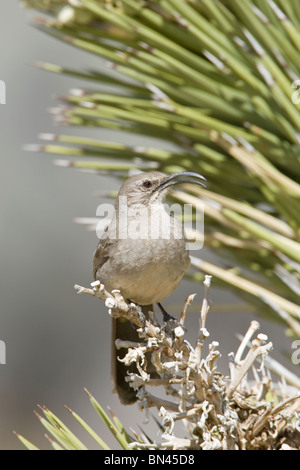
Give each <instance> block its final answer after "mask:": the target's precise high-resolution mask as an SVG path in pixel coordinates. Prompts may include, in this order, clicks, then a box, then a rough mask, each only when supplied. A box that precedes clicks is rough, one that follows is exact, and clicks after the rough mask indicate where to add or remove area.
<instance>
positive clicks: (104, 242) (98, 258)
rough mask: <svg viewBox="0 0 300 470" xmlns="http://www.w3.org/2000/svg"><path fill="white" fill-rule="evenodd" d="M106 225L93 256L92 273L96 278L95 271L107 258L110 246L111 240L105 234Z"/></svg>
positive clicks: (106, 230)
mask: <svg viewBox="0 0 300 470" xmlns="http://www.w3.org/2000/svg"><path fill="white" fill-rule="evenodd" d="M107 233H108V227H106V229H105V230H104V233H103V236H102V238H101V239H100V240H99V243H98V246H97V248H96V251H95V253H94V257H93V275H94V279H97V277H96V276H97V271H98V269H100V268H101V267H102V266H103V265H104V263H106V261H107V260H108V259H109V251H110V248H111V246H112V240H111V239H110V238H109V237H108V236H107Z"/></svg>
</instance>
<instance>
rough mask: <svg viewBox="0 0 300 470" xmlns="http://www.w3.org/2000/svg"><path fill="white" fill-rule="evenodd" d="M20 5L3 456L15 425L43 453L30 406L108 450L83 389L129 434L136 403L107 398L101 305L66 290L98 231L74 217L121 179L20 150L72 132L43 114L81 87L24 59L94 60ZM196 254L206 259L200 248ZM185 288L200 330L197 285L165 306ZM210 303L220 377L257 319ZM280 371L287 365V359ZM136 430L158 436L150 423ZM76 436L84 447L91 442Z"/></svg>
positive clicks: (4, 212)
mask: <svg viewBox="0 0 300 470" xmlns="http://www.w3.org/2000/svg"><path fill="white" fill-rule="evenodd" d="M18 3H19V2H18V1H17V0H13V1H12V0H2V1H1V6H0V12H1V14H0V80H4V81H5V82H6V86H7V104H6V105H0V136H1V137H0V151H1V172H0V175H1V176H0V178H1V183H0V191H1V197H0V204H1V212H0V217H1V223H0V253H1V254H0V256H1V264H0V268H1V269H0V276H1V280H0V286H1V302H0V340H2V341H5V344H6V352H7V360H6V362H7V363H6V365H0V449H1V450H6V449H23V446H22V445H21V444H20V443H19V441H18V440H17V438H16V437H15V436H14V435H13V430H15V431H17V432H19V433H20V434H22V435H24V436H26V437H27V438H28V439H29V440H31V441H32V442H34V443H35V444H36V445H37V446H39V447H40V448H42V449H48V448H50V447H49V444H48V442H47V440H46V439H45V438H44V428H43V427H42V425H41V424H40V423H39V421H38V420H37V418H36V417H35V416H34V414H33V410H34V409H37V404H38V403H39V404H41V405H46V406H47V407H48V408H50V409H51V410H52V411H53V412H54V413H55V414H57V415H58V416H59V417H60V418H61V419H62V420H63V421H64V422H65V423H66V424H68V425H70V426H72V430H73V431H74V432H75V433H78V434H79V435H80V436H83V434H82V433H81V430H80V426H79V425H78V423H76V422H75V421H74V420H73V418H72V417H71V416H69V414H68V412H67V411H66V410H65V408H64V405H65V404H67V405H68V406H69V407H71V408H72V409H73V410H74V411H76V412H77V413H78V414H79V415H80V416H81V417H82V418H84V419H85V420H86V421H87V422H88V423H89V424H90V425H91V426H92V427H93V428H94V429H95V430H96V431H98V432H99V433H100V434H101V435H102V437H103V438H104V439H105V440H106V441H107V442H108V443H109V444H110V445H111V446H115V447H116V445H115V444H114V441H113V439H112V438H111V437H110V435H109V433H108V431H107V430H106V429H105V428H104V426H103V425H102V423H101V422H100V420H99V419H98V418H97V416H96V414H95V412H94V411H93V409H92V406H91V405H90V403H89V400H88V398H87V396H86V395H85V392H84V390H83V389H84V387H86V388H87V389H88V390H89V391H90V392H91V393H92V394H93V395H94V396H95V397H96V398H97V399H98V401H99V402H100V403H101V404H102V406H103V407H107V406H110V407H111V408H112V409H113V410H114V411H115V413H116V414H117V415H118V416H119V417H120V419H121V420H123V422H124V424H126V425H127V427H129V426H132V427H133V428H135V429H138V427H137V423H138V422H141V421H145V420H144V417H142V419H141V416H140V411H139V410H138V408H137V407H136V406H133V407H123V406H121V405H120V404H119V402H118V399H117V398H116V397H115V396H113V395H112V394H111V390H110V380H109V374H110V372H109V370H110V365H109V356H110V318H109V317H108V314H107V310H106V308H105V307H104V305H103V304H102V303H101V302H100V301H97V300H95V299H93V298H92V297H89V296H78V295H76V293H75V291H74V289H73V286H74V284H75V283H78V284H81V285H85V286H88V285H89V283H90V282H91V281H92V275H91V263H92V255H93V251H94V249H95V247H96V244H97V239H96V235H95V234H94V233H91V232H87V231H86V230H85V227H83V226H80V225H76V224H74V222H73V219H74V218H75V217H78V216H85V217H89V216H90V217H93V216H94V215H95V212H96V207H97V205H98V204H99V202H100V201H99V199H96V198H95V197H94V193H95V192H96V191H97V190H99V189H105V188H113V189H117V188H118V187H119V181H118V180H117V179H116V178H112V177H111V178H107V177H104V176H96V175H93V174H90V173H82V172H77V171H75V170H71V169H66V168H59V167H57V166H55V165H53V158H52V157H51V156H49V155H45V154H43V153H30V152H24V151H23V150H22V146H23V145H24V144H28V143H35V142H38V138H37V136H38V134H39V133H40V132H54V133H59V132H62V133H68V132H70V133H76V132H77V131H76V129H71V130H69V129H62V130H61V129H59V128H57V127H56V126H54V125H53V120H52V116H51V115H49V113H48V112H47V108H49V107H51V106H54V105H55V104H56V102H55V99H54V94H63V93H66V92H67V90H68V89H69V88H74V87H78V86H79V87H80V86H84V85H85V84H84V83H83V82H80V81H79V80H75V79H73V78H69V77H63V76H58V75H53V74H48V73H46V72H43V71H40V70H37V69H35V68H34V67H32V66H31V65H30V63H31V62H32V61H34V60H42V61H47V62H51V63H55V64H60V65H65V66H69V67H76V66H79V67H81V68H89V67H93V68H95V69H97V68H101V67H102V66H103V64H102V62H101V61H99V59H98V58H97V57H95V56H92V55H87V54H84V53H81V52H80V51H78V50H76V49H73V48H72V47H71V46H67V45H63V44H61V43H59V42H57V41H55V39H52V38H50V37H48V36H46V35H44V34H43V33H41V32H39V31H37V30H35V29H34V28H33V27H32V25H31V18H32V17H33V16H34V15H35V13H34V12H32V11H31V12H28V11H24V10H22V9H21V8H20V7H19V4H18ZM83 132H84V131H83ZM81 133H82V131H81ZM89 135H94V136H96V137H99V138H104V139H108V138H109V137H110V136H109V135H108V132H107V130H105V129H103V130H101V129H100V130H99V129H98V130H96V131H95V130H94V131H89ZM111 138H116V136H115V135H114V136H112V137H111ZM200 255H201V256H203V257H205V258H206V259H209V260H211V254H209V253H206V251H205V250H203V251H202V252H201V253H200ZM194 292H196V293H197V294H198V295H197V297H196V300H195V302H194V306H193V308H192V309H191V311H190V312H191V313H190V315H189V319H188V328H189V330H190V331H196V330H197V328H198V315H197V312H199V309H200V304H201V298H202V294H203V287H202V285H196V284H192V283H189V282H187V281H183V282H182V284H181V286H180V288H179V289H178V290H177V292H176V293H174V294H173V295H172V296H171V298H170V299H168V300H167V301H165V302H164V306H165V307H166V308H167V310H169V311H170V313H173V314H176V313H177V314H178V313H179V312H180V310H181V307H182V305H183V303H184V300H185V298H186V296H187V295H188V294H190V293H194ZM210 297H211V300H212V302H213V308H212V310H211V313H210V315H209V318H208V322H207V327H208V329H209V331H210V333H211V339H212V340H217V341H219V342H220V344H221V351H222V356H223V357H222V360H221V362H220V367H221V369H222V371H223V372H224V373H226V374H227V372H228V370H227V362H228V360H227V354H228V353H229V352H230V351H232V350H236V348H237V345H238V341H237V340H236V338H235V334H236V333H237V332H239V333H244V332H245V331H246V329H247V328H248V325H249V323H250V321H251V320H252V319H253V318H255V314H254V313H253V312H251V310H249V309H246V308H244V306H242V305H241V304H240V300H238V299H235V298H234V297H233V296H232V295H229V294H227V293H224V291H222V290H220V289H216V288H215V287H214V286H213V287H212V289H211V292H210ZM233 303H234V304H235V305H232V304H233ZM230 305H232V307H230ZM226 306H227V307H226ZM228 311H231V313H228ZM260 321H261V324H262V329H261V330H262V332H264V333H267V334H268V336H269V338H270V339H271V340H272V341H273V342H274V344H275V346H276V352H275V353H274V356H275V357H276V358H282V356H281V354H280V353H281V352H282V351H283V350H286V351H287V352H288V353H291V352H292V351H291V344H290V343H291V342H290V340H289V339H287V338H286V337H285V336H284V332H283V329H282V328H281V327H279V326H278V325H276V324H274V323H269V322H267V321H266V320H261V319H260ZM193 339H195V337H194V338H193ZM286 364H287V365H288V366H290V361H289V359H287V361H286ZM144 428H145V430H146V431H147V432H148V433H149V434H150V435H152V437H155V433H156V427H155V425H154V424H153V422H152V421H151V420H150V422H149V424H145V425H144ZM82 438H83V440H84V442H85V443H86V444H87V445H90V446H92V447H93V444H92V442H91V440H89V439H88V438H86V437H82Z"/></svg>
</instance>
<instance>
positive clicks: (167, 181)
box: [155, 171, 206, 191]
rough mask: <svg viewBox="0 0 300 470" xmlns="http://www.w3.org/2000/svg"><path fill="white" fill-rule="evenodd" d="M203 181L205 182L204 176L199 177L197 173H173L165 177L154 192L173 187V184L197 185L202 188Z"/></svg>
mask: <svg viewBox="0 0 300 470" xmlns="http://www.w3.org/2000/svg"><path fill="white" fill-rule="evenodd" d="M203 181H206V179H205V178H204V176H202V175H199V173H194V172H192V171H183V172H181V173H173V174H172V175H168V176H166V177H165V178H164V179H163V180H162V182H161V183H160V184H159V185H158V186H157V187H156V188H155V190H159V191H162V190H164V189H166V188H169V187H170V186H174V185H175V184H183V183H189V184H199V185H200V186H204V187H205V184H204V183H203Z"/></svg>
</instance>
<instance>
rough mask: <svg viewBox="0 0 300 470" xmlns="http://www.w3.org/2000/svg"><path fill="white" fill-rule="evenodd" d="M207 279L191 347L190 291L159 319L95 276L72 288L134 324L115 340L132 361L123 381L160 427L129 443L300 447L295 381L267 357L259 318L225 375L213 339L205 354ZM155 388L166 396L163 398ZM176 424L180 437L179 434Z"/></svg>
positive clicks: (166, 446)
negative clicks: (173, 313) (164, 320)
mask: <svg viewBox="0 0 300 470" xmlns="http://www.w3.org/2000/svg"><path fill="white" fill-rule="evenodd" d="M210 281H211V278H210V276H206V279H205V283H204V284H205V287H206V294H205V297H204V300H203V303H202V309H201V312H200V325H199V334H198V339H197V341H196V345H195V346H193V345H192V344H190V342H189V341H188V340H187V339H185V336H186V330H185V327H184V321H185V317H186V312H187V308H188V305H189V303H190V302H191V301H192V300H193V297H194V296H189V298H188V299H187V300H186V303H185V305H184V309H183V312H182V314H181V317H180V320H179V321H175V320H174V321H171V322H168V324H165V325H163V326H161V325H159V324H158V323H157V321H156V320H155V318H154V315H153V317H150V319H149V320H145V318H143V314H142V313H141V310H140V308H139V307H138V306H136V305H135V304H129V305H128V304H127V303H126V302H125V301H124V299H123V298H122V297H121V295H120V293H119V291H114V292H112V294H110V293H108V292H107V291H106V290H105V287H104V286H103V285H102V284H100V282H99V281H96V282H94V283H92V285H91V286H92V288H91V289H88V288H84V287H81V286H75V288H76V289H77V291H78V293H88V294H91V295H93V296H95V297H97V298H99V299H101V300H104V301H105V304H106V306H107V307H108V309H109V314H110V315H111V316H112V317H115V318H119V317H123V318H126V319H128V320H130V321H131V322H132V323H134V324H135V325H136V326H137V327H138V331H139V335H140V338H141V342H140V343H132V342H126V341H119V340H117V347H118V348H121V347H122V348H127V349H128V352H127V354H126V356H125V358H124V359H123V361H124V362H125V364H126V365H128V366H129V365H130V364H132V363H135V364H136V367H137V372H138V373H136V374H129V375H128V381H129V382H130V383H131V385H132V386H133V387H134V388H135V389H136V390H138V397H139V401H138V403H139V405H140V408H141V409H142V410H145V411H146V413H147V414H148V413H149V410H150V409H152V408H153V409H157V410H158V416H159V421H160V422H162V425H161V430H162V431H161V434H160V436H159V437H157V438H156V441H155V443H153V442H150V441H149V443H147V442H146V443H145V441H144V442H139V441H136V442H133V443H131V444H130V445H129V447H130V448H134V449H174V450H175V449H206V450H213V449H224V450H231V449H236V450H242V449H247V450H248V449H249V450H258V449H268V450H275V449H284V450H285V449H288V450H289V449H300V393H299V383H300V381H299V379H298V378H297V377H296V376H294V375H293V374H292V373H290V372H289V371H288V370H286V369H285V368H284V367H282V366H281V365H280V364H278V363H277V362H276V361H275V360H273V359H272V358H270V356H269V353H270V351H271V350H272V347H273V346H272V343H271V342H269V341H268V337H267V336H266V335H264V334H260V333H258V334H257V331H258V329H259V323H258V322H257V321H252V322H251V325H250V327H249V329H248V331H247V332H246V334H245V335H244V337H243V338H242V339H241V343H240V346H239V348H238V350H237V352H236V353H235V354H233V353H232V354H231V355H230V356H229V371H230V373H229V376H228V377H226V376H224V375H223V374H222V373H220V372H219V371H218V369H217V360H218V358H219V357H220V355H221V354H220V351H219V349H220V347H219V343H218V342H216V341H212V342H210V344H209V346H208V353H204V351H205V350H206V349H207V344H206V343H207V340H208V337H209V333H208V331H207V329H206V317H207V314H208V311H209V302H208V290H209V286H210ZM253 338H254V339H253ZM146 354H147V359H148V360H149V354H150V357H151V362H152V364H153V365H154V367H155V369H156V372H157V373H158V375H159V377H160V378H155V379H154V378H151V377H150V375H149V373H148V372H147V359H146ZM271 371H272V376H271ZM273 376H275V377H276V378H275V379H273V378H272V377H273ZM251 377H252V378H251ZM159 389H160V390H163V393H164V395H167V397H166V398H162V397H161V395H162V393H160V391H158V390H159ZM149 390H151V393H150V392H149ZM152 390H155V392H153V393H152ZM180 424H181V426H180ZM182 424H183V426H184V437H179V436H181V435H182V429H183V426H182Z"/></svg>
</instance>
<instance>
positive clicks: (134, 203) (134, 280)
mask: <svg viewBox="0 0 300 470" xmlns="http://www.w3.org/2000/svg"><path fill="white" fill-rule="evenodd" d="M203 180H205V178H204V177H203V176H201V175H199V174H198V173H193V172H182V173H175V174H171V175H168V176H167V175H165V174H163V173H160V172H156V171H154V172H151V173H139V174H136V175H134V176H131V177H130V178H128V179H127V180H126V181H125V182H124V183H123V185H122V187H121V189H120V191H119V194H118V197H117V199H116V203H115V210H114V214H113V217H112V220H111V221H110V223H109V225H108V226H107V227H106V229H105V231H104V233H103V235H102V237H101V239H100V241H99V243H98V247H97V249H96V251H95V253H94V259H93V272H94V278H95V279H96V280H99V281H100V282H101V283H102V284H104V286H105V288H106V290H108V291H109V292H111V291H112V290H114V289H118V290H120V292H121V295H122V296H123V297H124V299H126V300H128V301H131V302H134V303H136V304H138V305H140V306H142V310H143V313H144V314H145V315H146V317H147V314H148V312H149V311H153V304H154V303H157V304H158V305H159V306H160V302H161V301H162V300H163V299H165V298H166V297H168V296H169V295H170V294H171V293H172V292H173V291H174V290H175V289H176V287H177V286H178V284H179V282H180V280H181V278H182V276H183V275H184V273H185V271H186V270H187V269H188V267H189V265H190V257H189V251H188V248H187V241H186V238H185V234H184V230H183V225H182V222H180V221H179V220H177V219H176V218H175V217H174V216H172V215H170V214H169V213H168V212H167V211H166V209H165V205H164V201H165V197H166V194H167V193H168V190H169V188H171V187H172V186H173V185H176V184H180V183H194V184H200V185H202V186H203V182H202V181H203ZM112 336H113V337H112V374H111V379H112V389H113V392H115V393H118V395H119V398H120V400H121V402H122V403H124V404H130V403H134V402H135V401H136V392H135V391H134V390H133V388H132V387H130V386H129V384H128V383H127V382H126V381H125V377H126V375H127V371H130V369H129V368H128V367H127V368H125V366H124V364H123V363H121V362H120V361H119V360H118V357H117V351H116V347H115V340H116V338H119V339H122V340H129V341H135V342H138V341H139V338H138V335H137V332H136V330H135V328H134V326H133V325H132V323H130V322H128V321H122V320H119V319H118V320H113V328H112ZM131 370H134V368H133V369H131Z"/></svg>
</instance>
